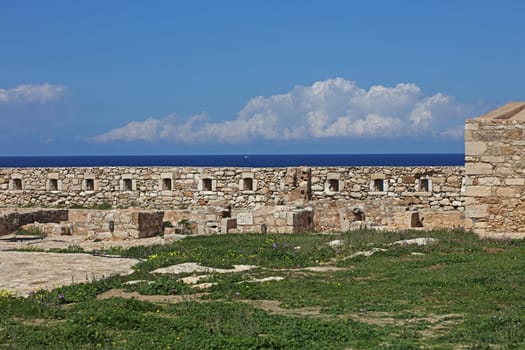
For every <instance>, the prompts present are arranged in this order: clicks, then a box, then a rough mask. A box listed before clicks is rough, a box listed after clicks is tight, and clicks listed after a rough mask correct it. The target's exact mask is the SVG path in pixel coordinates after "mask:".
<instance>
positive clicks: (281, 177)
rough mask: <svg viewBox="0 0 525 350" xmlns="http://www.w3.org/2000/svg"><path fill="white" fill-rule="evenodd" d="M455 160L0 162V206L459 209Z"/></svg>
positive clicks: (461, 206) (460, 174) (459, 176)
mask: <svg viewBox="0 0 525 350" xmlns="http://www.w3.org/2000/svg"><path fill="white" fill-rule="evenodd" d="M462 177H463V167H420V168H413V167H340V168H315V167H314V168H306V167H299V168H178V167H100V168H2V169H0V205H3V206H18V207H20V206H51V207H56V206H64V207H74V206H83V207H92V206H95V205H100V204H103V203H109V204H111V205H112V206H113V207H123V208H127V207H141V208H149V209H181V208H198V207H203V206H210V205H212V206H223V207H226V206H231V207H232V208H251V209H253V208H256V207H261V206H275V205H295V206H304V205H305V204H307V203H310V202H312V201H313V202H323V201H328V202H332V201H334V200H335V201H345V202H352V203H354V202H366V201H371V202H375V201H377V200H381V201H383V200H385V199H389V200H391V202H392V203H394V204H396V205H400V206H405V207H409V208H410V209H411V210H412V209H439V210H463V209H464V203H463V198H462V193H461V182H462Z"/></svg>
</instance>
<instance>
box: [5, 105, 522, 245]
mask: <svg viewBox="0 0 525 350" xmlns="http://www.w3.org/2000/svg"><path fill="white" fill-rule="evenodd" d="M524 136H525V103H510V104H507V105H505V106H503V107H501V108H499V109H497V110H495V111H493V112H491V113H489V114H487V115H485V116H481V117H478V118H476V119H473V120H468V121H467V122H466V127H465V141H466V143H465V145H466V146H465V154H466V165H465V167H291V168H232V167H222V168H198V167H92V168H0V205H1V206H3V207H26V206H28V207H65V208H74V207H93V206H96V205H101V204H104V203H108V204H111V205H112V206H113V207H116V208H119V207H120V208H129V207H135V208H141V210H146V209H149V210H150V211H152V212H153V213H154V214H151V215H149V216H148V215H146V216H144V215H145V214H144V215H142V214H141V215H142V217H149V218H151V217H156V218H157V221H159V220H162V219H163V220H165V221H169V222H170V223H172V224H177V223H181V222H183V223H184V225H185V227H186V226H188V227H186V228H188V229H190V228H191V229H192V232H199V233H205V234H206V233H224V232H261V231H266V232H301V231H312V230H314V231H346V230H348V229H352V228H359V227H371V226H381V227H384V228H390V229H396V228H401V229H406V228H418V227H423V228H430V229H432V228H453V227H465V228H466V229H472V230H473V231H474V232H475V233H477V234H480V235H488V236H494V235H496V236H498V235H505V236H512V237H520V236H525V225H524V224H525V204H523V199H524V198H525V166H524V164H525V151H524V150H525V147H524V146H525V139H524ZM69 212H70V216H71V217H74V218H77V220H85V221H86V220H87V221H89V223H88V224H86V225H84V226H86V227H87V226H89V227H92V226H97V225H98V226H100V225H102V226H107V225H108V224H107V223H106V221H108V222H109V221H111V222H112V223H113V224H114V223H115V222H121V223H122V227H124V228H125V229H126V230H127V231H126V232H127V233H123V234H121V236H118V235H117V236H115V235H113V236H114V238H115V237H120V238H123V237H124V238H125V237H136V236H137V237H140V236H141V235H142V233H140V232H138V231H137V232H135V231H133V232H132V231H129V230H130V227H134V229H135V228H137V227H141V225H142V226H143V225H144V224H143V223H140V220H139V218H140V217H141V215H139V214H137V215H134V214H125V215H124V216H119V214H118V213H117V212H112V213H109V214H108V213H102V214H100V213H99V214H95V213H91V214H85V213H86V212H82V211H80V212H79V211H75V210H73V209H70V211H69ZM160 212H162V213H163V218H161V217H160V214H159V213H160ZM108 215H109V216H108ZM117 217H118V218H119V219H118V220H117V219H115V218H117ZM121 217H123V218H124V219H122V218H121ZM128 217H129V218H131V219H129V220H128ZM133 218H134V219H133ZM97 220H98V221H97ZM159 225H160V224H159V223H157V224H156V226H155V225H154V226H152V227H150V228H149V229H148V231H147V233H146V234H145V235H150V234H151V233H152V232H153V231H155V230H158V229H159V227H160V226H159ZM8 226H9V225H7V226H6V227H8ZM82 226H83V225H77V227H82ZM80 231H82V230H80ZM106 231H107V229H106ZM139 231H140V230H139ZM90 232H91V234H92V233H93V232H95V231H93V230H91V231H90ZM97 232H99V233H100V232H101V231H100V230H98V231H96V232H95V233H96V234H98V233H97ZM0 233H2V232H0ZM105 233H107V232H105ZM88 234H90V233H88ZM96 234H94V236H96ZM112 234H113V231H112Z"/></svg>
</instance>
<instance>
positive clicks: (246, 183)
mask: <svg viewBox="0 0 525 350" xmlns="http://www.w3.org/2000/svg"><path fill="white" fill-rule="evenodd" d="M242 183H243V185H242V189H243V190H244V191H253V179H252V178H251V177H245V178H244V179H243V180H242Z"/></svg>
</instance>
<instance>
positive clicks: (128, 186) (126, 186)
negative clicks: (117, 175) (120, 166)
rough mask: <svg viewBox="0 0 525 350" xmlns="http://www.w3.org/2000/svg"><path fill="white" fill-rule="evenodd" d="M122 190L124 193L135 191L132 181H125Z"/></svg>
mask: <svg viewBox="0 0 525 350" xmlns="http://www.w3.org/2000/svg"><path fill="white" fill-rule="evenodd" d="M122 189H123V190H124V191H131V190H132V189H133V183H132V181H131V179H124V181H123V182H122Z"/></svg>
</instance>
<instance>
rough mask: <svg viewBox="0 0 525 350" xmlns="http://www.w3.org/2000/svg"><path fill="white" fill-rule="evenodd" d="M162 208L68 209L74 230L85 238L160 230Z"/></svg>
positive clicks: (153, 233) (135, 235)
mask: <svg viewBox="0 0 525 350" xmlns="http://www.w3.org/2000/svg"><path fill="white" fill-rule="evenodd" d="M163 217H164V212H162V211H144V210H134V209H127V210H85V209H70V210H69V223H71V224H72V225H73V232H72V233H73V234H76V235H85V236H86V237H87V238H88V239H101V240H108V239H116V240H118V239H132V238H145V237H152V236H156V235H159V234H162V233H163V226H162V222H163Z"/></svg>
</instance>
